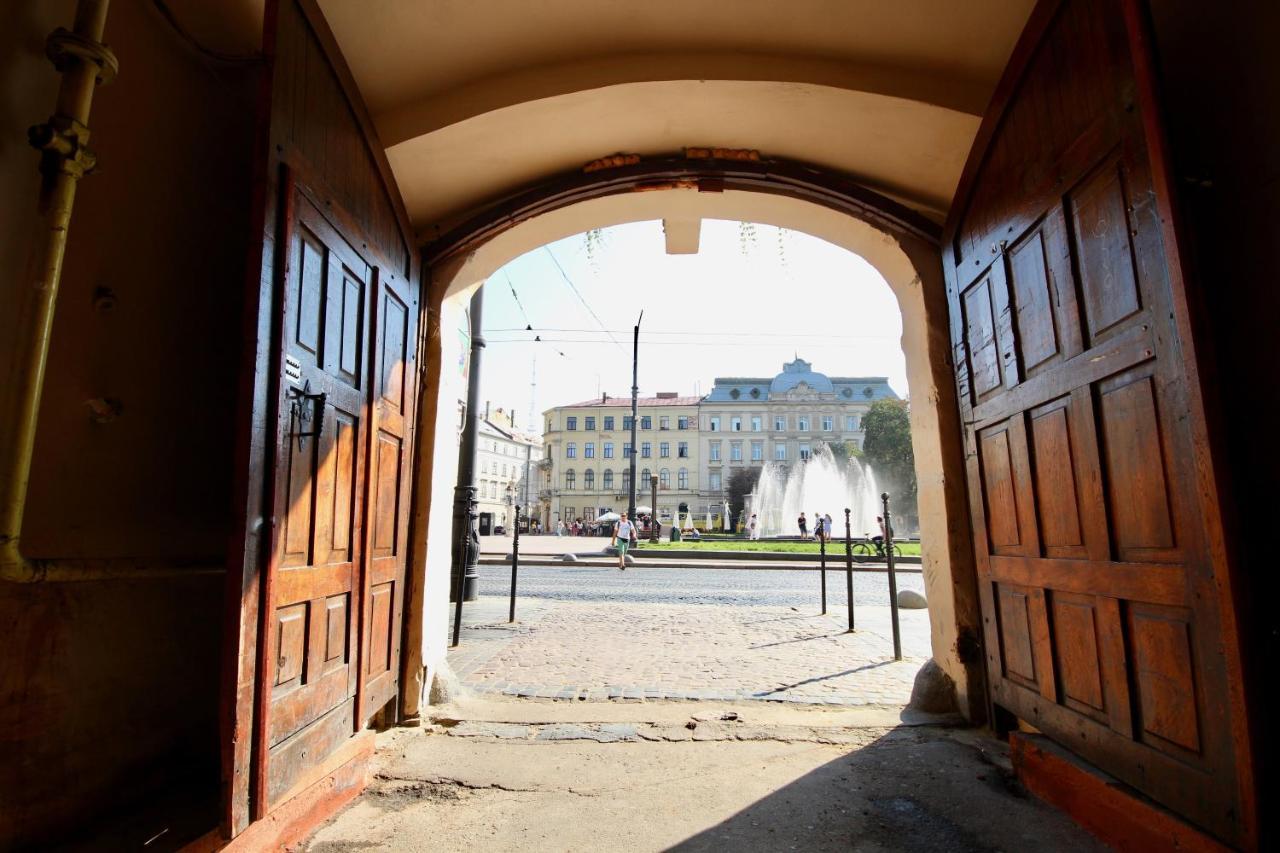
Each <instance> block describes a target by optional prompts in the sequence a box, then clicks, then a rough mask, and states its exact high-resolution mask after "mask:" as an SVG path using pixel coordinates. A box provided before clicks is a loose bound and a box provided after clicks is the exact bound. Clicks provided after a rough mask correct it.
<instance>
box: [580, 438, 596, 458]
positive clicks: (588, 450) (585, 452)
mask: <svg viewBox="0 0 1280 853" xmlns="http://www.w3.org/2000/svg"><path fill="white" fill-rule="evenodd" d="M582 458H583V459H595V458H596V443H595V442H594V441H588V442H587V443H586V444H584V445H582Z"/></svg>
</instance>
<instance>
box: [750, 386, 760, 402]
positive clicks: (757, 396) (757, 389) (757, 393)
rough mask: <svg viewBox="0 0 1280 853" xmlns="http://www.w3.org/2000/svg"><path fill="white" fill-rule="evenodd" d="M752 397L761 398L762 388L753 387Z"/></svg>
mask: <svg viewBox="0 0 1280 853" xmlns="http://www.w3.org/2000/svg"><path fill="white" fill-rule="evenodd" d="M751 397H752V399H756V400H758V399H760V389H759V388H752V389H751Z"/></svg>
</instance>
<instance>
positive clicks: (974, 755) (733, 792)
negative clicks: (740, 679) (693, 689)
mask: <svg viewBox="0 0 1280 853" xmlns="http://www.w3.org/2000/svg"><path fill="white" fill-rule="evenodd" d="M939 722H941V721H940V720H928V719H925V718H918V717H917V718H911V717H907V719H906V720H905V721H904V720H903V719H901V718H900V715H899V714H897V713H895V712H890V711H886V710H876V709H831V708H816V709H815V708H803V707H795V706H772V705H761V704H759V703H751V704H746V703H736V704H727V703H726V704H720V703H698V704H697V705H690V704H689V703H671V702H655V703H645V704H643V705H640V704H631V705H619V704H616V703H589V704H583V703H578V704H573V705H569V704H566V703H554V702H538V701H529V700H506V701H503V700H473V701H472V702H471V703H469V704H468V705H466V706H462V707H459V706H452V707H448V706H447V707H445V708H441V709H437V711H436V713H435V716H434V718H433V720H432V723H431V724H430V725H428V726H425V727H423V728H421V729H400V730H393V731H391V732H388V733H385V734H384V735H382V736H381V737H380V741H379V753H378V758H377V766H376V768H375V776H374V779H373V782H372V784H371V785H370V787H369V789H368V791H366V792H365V793H364V794H363V795H362V796H361V797H360V798H359V799H357V800H356V801H355V802H354V803H353V804H352V805H351V806H349V807H348V808H347V809H346V810H345V811H344V812H343V813H341V814H340V815H339V816H338V817H336V818H335V819H334V820H333V821H331V822H330V823H329V824H328V825H326V826H324V827H323V828H321V829H320V830H319V831H318V832H317V833H316V834H315V835H314V836H313V837H312V838H311V839H310V840H308V841H307V842H306V843H305V845H304V846H303V849H305V850H307V851H310V853H339V851H352V850H425V849H430V850H444V851H452V850H458V851H462V850H467V851H476V850H483V851H507V850H512V851H514V850H521V851H543V850H548V851H550V850H555V851H588V850H591V851H594V850H605V849H610V850H627V851H633V850H634V851H650V850H682V851H685V850H687V851H698V850H733V851H764V850H806V851H809V850H816V851H827V850H842V851H847V850H854V851H866V852H867V853H872V852H873V851H891V850H893V851H897V850H902V851H913V853H914V851H926V850H929V851H932V850H948V851H991V850H1027V849H1036V850H1049V851H1053V850H1071V851H1090V850H1101V849H1103V848H1102V846H1101V845H1100V844H1099V843H1098V842H1097V841H1096V840H1095V839H1094V838H1092V837H1091V836H1089V835H1088V834H1087V833H1086V832H1085V831H1084V830H1082V829H1080V828H1079V827H1078V826H1077V825H1075V824H1074V823H1072V822H1071V821H1070V820H1069V819H1068V818H1067V817H1065V816H1064V815H1062V814H1061V813H1059V812H1057V811H1056V810H1054V809H1052V808H1051V807H1049V806H1047V805H1045V804H1043V803H1041V802H1040V801H1038V800H1036V799H1034V798H1031V797H1029V796H1027V795H1026V794H1025V792H1023V791H1022V790H1021V788H1020V787H1019V786H1018V784H1017V783H1016V782H1015V781H1014V780H1013V779H1012V776H1011V774H1010V772H1009V768H1008V761H1007V756H1006V755H1005V753H1004V749H1003V747H1002V746H1001V745H1000V744H998V743H997V742H995V741H994V740H990V739H988V738H985V737H983V736H981V735H979V734H976V733H974V732H971V731H968V730H965V729H957V728H947V727H945V726H942V725H938V723H939Z"/></svg>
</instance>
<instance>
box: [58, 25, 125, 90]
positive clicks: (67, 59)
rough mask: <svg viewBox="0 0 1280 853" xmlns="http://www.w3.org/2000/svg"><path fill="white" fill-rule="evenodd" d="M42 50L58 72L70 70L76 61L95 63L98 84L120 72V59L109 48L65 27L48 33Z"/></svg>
mask: <svg viewBox="0 0 1280 853" xmlns="http://www.w3.org/2000/svg"><path fill="white" fill-rule="evenodd" d="M44 52H45V56H48V57H49V61H50V62H52V63H53V67H54V68H56V69H58V71H59V72H60V73H66V72H67V71H70V70H71V69H72V68H74V67H75V66H76V64H77V63H84V64H86V65H96V66H97V67H98V71H97V74H96V81H97V83H98V84H100V85H104V84H106V83H110V82H111V81H112V80H114V79H116V75H117V74H118V73H120V61H119V60H118V59H116V55H115V54H114V53H113V52H112V51H111V48H109V47H107V46H106V45H105V44H103V43H102V42H100V41H95V40H94V39H91V38H88V37H86V36H82V35H80V34H78V33H73V32H72V31H71V30H68V29H66V28H65V27H58V28H57V29H56V30H54V31H53V32H51V33H49V38H48V39H47V40H46V41H45V47H44Z"/></svg>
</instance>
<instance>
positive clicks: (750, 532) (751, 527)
mask: <svg viewBox="0 0 1280 853" xmlns="http://www.w3.org/2000/svg"><path fill="white" fill-rule="evenodd" d="M747 538H748V539H759V538H760V524H759V522H758V521H756V514H755V513H754V512H753V513H751V520H750V521H748V522H747Z"/></svg>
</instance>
